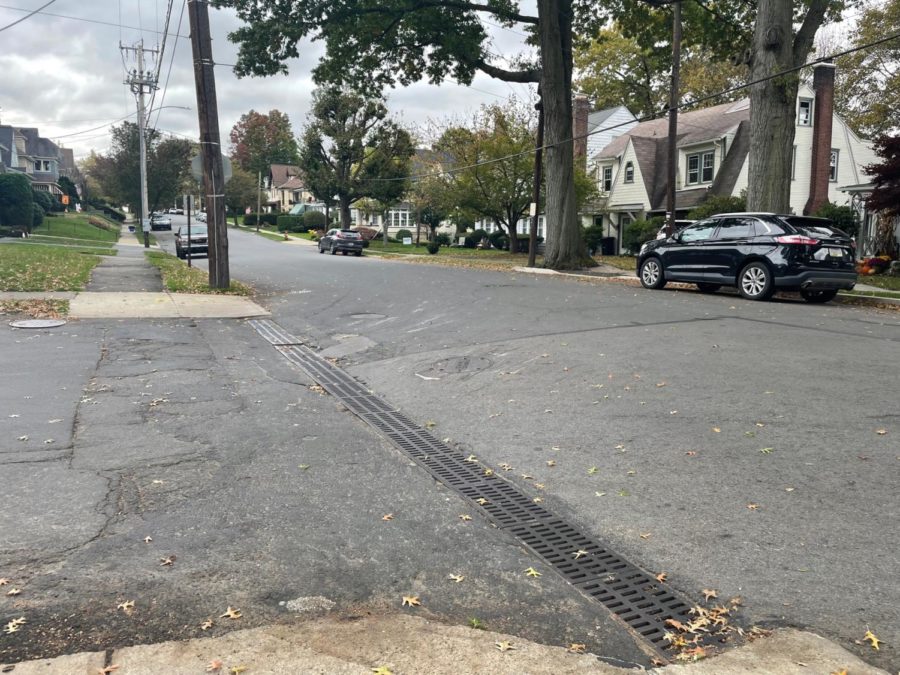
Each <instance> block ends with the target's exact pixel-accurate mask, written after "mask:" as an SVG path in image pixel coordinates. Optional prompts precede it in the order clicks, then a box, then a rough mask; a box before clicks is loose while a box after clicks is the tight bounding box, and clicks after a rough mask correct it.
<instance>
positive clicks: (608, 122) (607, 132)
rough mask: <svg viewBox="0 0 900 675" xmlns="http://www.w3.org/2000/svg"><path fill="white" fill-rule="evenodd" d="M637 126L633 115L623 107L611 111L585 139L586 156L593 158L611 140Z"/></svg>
mask: <svg viewBox="0 0 900 675" xmlns="http://www.w3.org/2000/svg"><path fill="white" fill-rule="evenodd" d="M635 125H637V120H636V119H635V118H634V115H632V114H631V112H630V111H629V110H628V108H626V107H625V106H623V105H620V106H619V107H618V108H616V109H615V111H613V112H612V113H611V114H610V116H609V117H607V118H606V119H605V120H603V122H601V123H600V124H599V125H598V126H597V128H596V129H594V131H596V132H597V133H592V134H591V135H590V136H588V138H587V156H588V157H589V158H593V157H595V156H596V154H597V153H598V152H600V151H601V150H602V149H603V148H605V147H606V146H607V145H609V144H610V143H612V141H613V139H615V138H618V137H619V136H621V135H622V134H624V133H626V132H627V131H630V130H631V128H632V127H634V126H635Z"/></svg>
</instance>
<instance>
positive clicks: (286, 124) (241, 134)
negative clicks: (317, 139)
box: [229, 110, 297, 176]
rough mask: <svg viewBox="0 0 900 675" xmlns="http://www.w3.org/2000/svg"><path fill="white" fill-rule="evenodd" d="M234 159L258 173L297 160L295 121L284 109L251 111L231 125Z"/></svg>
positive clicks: (242, 166) (240, 164)
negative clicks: (282, 110)
mask: <svg viewBox="0 0 900 675" xmlns="http://www.w3.org/2000/svg"><path fill="white" fill-rule="evenodd" d="M229 138H230V139H231V159H233V160H234V161H235V163H236V164H237V165H238V166H239V167H241V168H242V169H244V171H249V172H250V173H252V174H253V175H254V176H258V175H259V174H260V173H262V174H263V175H266V173H267V172H268V171H269V167H270V166H271V165H272V164H296V163H297V139H295V138H294V132H293V130H292V129H291V121H290V119H289V118H288V116H287V115H285V114H284V113H283V112H281V111H280V110H270V111H269V112H268V113H259V112H256V111H255V110H251V111H250V112H248V113H245V114H243V115H241V118H240V119H239V120H238V121H237V123H236V124H235V125H234V126H233V127H232V128H231V134H230V136H229Z"/></svg>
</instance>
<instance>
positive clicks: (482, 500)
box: [475, 497, 490, 506]
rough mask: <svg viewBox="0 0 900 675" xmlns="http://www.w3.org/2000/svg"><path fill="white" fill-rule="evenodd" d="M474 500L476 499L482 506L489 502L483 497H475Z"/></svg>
mask: <svg viewBox="0 0 900 675" xmlns="http://www.w3.org/2000/svg"><path fill="white" fill-rule="evenodd" d="M475 501H476V502H477V503H478V504H480V505H481V506H484V505H485V504H490V502H489V501H488V500H487V499H485V498H484V497H479V498H478V499H476V500H475Z"/></svg>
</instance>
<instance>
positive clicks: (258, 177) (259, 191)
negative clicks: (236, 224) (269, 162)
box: [256, 171, 262, 232]
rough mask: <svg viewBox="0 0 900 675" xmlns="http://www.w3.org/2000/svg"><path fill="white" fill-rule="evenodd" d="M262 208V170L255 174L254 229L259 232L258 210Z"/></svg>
mask: <svg viewBox="0 0 900 675" xmlns="http://www.w3.org/2000/svg"><path fill="white" fill-rule="evenodd" d="M261 208H262V171H259V172H257V174H256V231H257V232H259V210H260V209H261Z"/></svg>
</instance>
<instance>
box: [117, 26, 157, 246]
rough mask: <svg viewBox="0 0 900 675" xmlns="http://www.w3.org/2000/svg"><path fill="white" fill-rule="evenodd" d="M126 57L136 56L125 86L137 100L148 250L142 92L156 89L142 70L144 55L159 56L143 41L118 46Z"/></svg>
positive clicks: (150, 72) (150, 75)
mask: <svg viewBox="0 0 900 675" xmlns="http://www.w3.org/2000/svg"><path fill="white" fill-rule="evenodd" d="M119 49H121V50H122V51H123V52H124V53H125V54H126V55H127V54H128V53H130V52H134V53H135V55H136V56H137V70H132V71H131V72H130V73H129V74H128V79H127V80H125V84H127V85H129V87H130V88H131V91H132V93H134V95H135V97H136V98H137V116H138V136H139V143H140V163H141V213H140V216H141V231H142V232H143V233H144V248H150V216H149V214H148V211H149V204H148V200H147V138H146V125H147V119H146V113H145V111H144V92H145V90H146V91H147V92H151V91H153V90H155V89H156V88H157V86H156V74H155V73H154V72H153V69H150V70H144V54H145V53H150V54H153V55H157V54H159V52H158V51H157V50H155V49H144V41H143V40H141V41H140V42H138V43H137V45H136V46H134V47H125V46H123V45H122V44H119Z"/></svg>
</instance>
